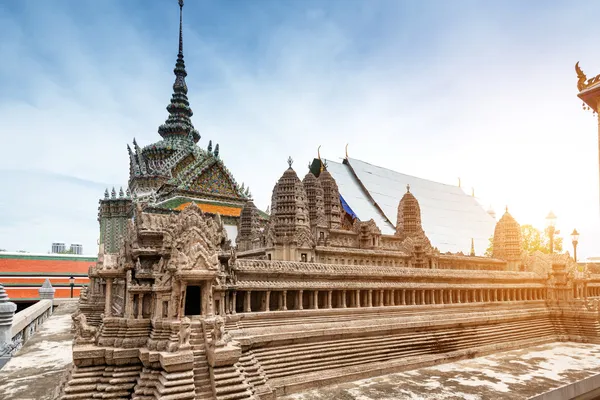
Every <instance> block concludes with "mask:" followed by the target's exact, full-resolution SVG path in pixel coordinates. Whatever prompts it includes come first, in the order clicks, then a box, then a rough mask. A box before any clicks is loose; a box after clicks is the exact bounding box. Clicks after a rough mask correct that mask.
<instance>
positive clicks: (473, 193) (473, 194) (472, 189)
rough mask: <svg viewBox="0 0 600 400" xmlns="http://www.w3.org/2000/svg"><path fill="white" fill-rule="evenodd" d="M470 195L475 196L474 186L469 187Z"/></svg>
mask: <svg viewBox="0 0 600 400" xmlns="http://www.w3.org/2000/svg"><path fill="white" fill-rule="evenodd" d="M471 196H473V197H475V188H471Z"/></svg>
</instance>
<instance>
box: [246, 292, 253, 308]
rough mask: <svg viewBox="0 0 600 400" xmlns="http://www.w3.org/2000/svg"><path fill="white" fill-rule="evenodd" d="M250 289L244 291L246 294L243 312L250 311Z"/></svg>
mask: <svg viewBox="0 0 600 400" xmlns="http://www.w3.org/2000/svg"><path fill="white" fill-rule="evenodd" d="M251 296H252V291H251V290H248V291H247V292H246V296H244V311H245V312H252V301H251V299H252V297H251Z"/></svg>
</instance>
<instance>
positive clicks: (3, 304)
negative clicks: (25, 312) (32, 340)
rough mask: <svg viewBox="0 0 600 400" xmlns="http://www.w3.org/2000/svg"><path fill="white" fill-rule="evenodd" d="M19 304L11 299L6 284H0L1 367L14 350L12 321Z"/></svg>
mask: <svg viewBox="0 0 600 400" xmlns="http://www.w3.org/2000/svg"><path fill="white" fill-rule="evenodd" d="M16 310H17V305H16V304H15V303H13V302H12V301H9V299H8V295H7V294H6V290H4V286H3V285H2V284H0V368H1V367H2V366H3V365H4V364H5V363H6V362H7V361H8V359H9V358H10V357H11V356H12V353H13V351H14V348H13V347H14V346H13V343H12V322H13V317H14V315H15V311H16Z"/></svg>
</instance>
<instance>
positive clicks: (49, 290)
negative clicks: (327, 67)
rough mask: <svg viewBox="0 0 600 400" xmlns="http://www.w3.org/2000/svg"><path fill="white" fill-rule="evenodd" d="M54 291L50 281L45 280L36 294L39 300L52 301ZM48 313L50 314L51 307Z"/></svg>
mask: <svg viewBox="0 0 600 400" xmlns="http://www.w3.org/2000/svg"><path fill="white" fill-rule="evenodd" d="M55 291H56V289H54V288H53V287H52V284H51V283H50V279H48V278H46V280H45V281H44V284H43V285H42V287H40V288H39V289H38V293H39V294H40V300H52V301H54V292H55ZM50 313H51V314H52V307H50Z"/></svg>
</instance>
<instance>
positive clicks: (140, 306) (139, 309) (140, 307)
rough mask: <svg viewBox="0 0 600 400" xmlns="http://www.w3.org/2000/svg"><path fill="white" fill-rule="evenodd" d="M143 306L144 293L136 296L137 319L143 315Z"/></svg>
mask: <svg viewBox="0 0 600 400" xmlns="http://www.w3.org/2000/svg"><path fill="white" fill-rule="evenodd" d="M143 305H144V293H140V294H138V303H137V319H142V314H143V310H144V309H143Z"/></svg>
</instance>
